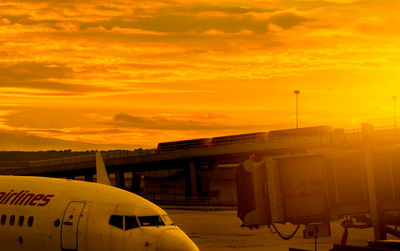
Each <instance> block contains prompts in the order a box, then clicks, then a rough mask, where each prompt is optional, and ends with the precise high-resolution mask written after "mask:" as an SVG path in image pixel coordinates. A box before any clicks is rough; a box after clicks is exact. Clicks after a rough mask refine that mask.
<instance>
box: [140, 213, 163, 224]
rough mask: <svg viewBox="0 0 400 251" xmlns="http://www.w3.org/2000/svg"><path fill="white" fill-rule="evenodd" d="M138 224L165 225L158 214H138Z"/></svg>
mask: <svg viewBox="0 0 400 251" xmlns="http://www.w3.org/2000/svg"><path fill="white" fill-rule="evenodd" d="M138 219H139V222H140V225H142V226H144V227H150V226H165V223H164V222H163V220H162V219H161V217H160V216H159V215H156V216H139V217H138Z"/></svg>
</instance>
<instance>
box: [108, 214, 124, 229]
mask: <svg viewBox="0 0 400 251" xmlns="http://www.w3.org/2000/svg"><path fill="white" fill-rule="evenodd" d="M108 223H109V224H110V225H112V226H114V227H117V228H120V229H124V223H123V218H122V216H120V215H111V217H110V220H109V221H108Z"/></svg>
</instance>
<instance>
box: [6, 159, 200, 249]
mask: <svg viewBox="0 0 400 251" xmlns="http://www.w3.org/2000/svg"><path fill="white" fill-rule="evenodd" d="M96 169H97V181H98V183H92V182H85V181H78V180H69V179H59V178H48V177H28V176H0V251H17V250H18V251H127V250H132V251H137V250H143V251H172V250H176V251H198V250H199V249H198V247H197V246H196V245H195V244H194V243H193V241H192V240H191V239H190V238H189V237H188V236H187V235H186V234H185V233H184V232H183V231H182V230H181V229H180V228H179V227H178V226H176V225H174V223H173V221H172V220H171V219H170V218H169V216H168V214H167V213H166V212H165V211H164V210H163V209H161V208H160V207H158V206H156V205H155V204H153V203H151V202H150V201H148V200H146V199H144V198H142V197H140V196H138V195H136V194H133V193H131V192H128V191H125V190H122V189H119V188H116V187H112V186H110V185H109V184H110V181H109V179H108V175H107V171H106V169H105V165H104V161H103V159H102V157H101V154H100V153H99V152H97V153H96Z"/></svg>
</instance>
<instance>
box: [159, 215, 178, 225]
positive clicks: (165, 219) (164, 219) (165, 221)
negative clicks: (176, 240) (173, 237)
mask: <svg viewBox="0 0 400 251" xmlns="http://www.w3.org/2000/svg"><path fill="white" fill-rule="evenodd" d="M161 218H162V219H163V221H164V223H165V225H175V224H174V222H173V221H172V220H171V218H169V216H168V215H166V214H165V215H161Z"/></svg>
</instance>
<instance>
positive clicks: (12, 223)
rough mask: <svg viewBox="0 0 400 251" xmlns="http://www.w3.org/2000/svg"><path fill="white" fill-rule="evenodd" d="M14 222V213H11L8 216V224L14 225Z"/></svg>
mask: <svg viewBox="0 0 400 251" xmlns="http://www.w3.org/2000/svg"><path fill="white" fill-rule="evenodd" d="M14 222H15V215H11V216H10V221H9V223H10V225H11V226H12V225H14Z"/></svg>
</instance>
